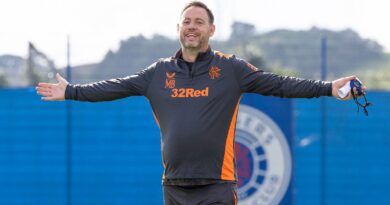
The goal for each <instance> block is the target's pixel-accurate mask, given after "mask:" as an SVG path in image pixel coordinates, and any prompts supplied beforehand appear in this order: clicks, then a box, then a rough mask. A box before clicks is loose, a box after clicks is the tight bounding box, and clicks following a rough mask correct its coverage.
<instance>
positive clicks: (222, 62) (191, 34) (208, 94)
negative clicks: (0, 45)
mask: <svg viewBox="0 0 390 205" xmlns="http://www.w3.org/2000/svg"><path fill="white" fill-rule="evenodd" d="M177 31H178V34H179V37H180V43H181V49H179V50H178V51H177V53H176V54H175V56H173V57H170V58H166V59H161V60H159V61H158V62H155V63H153V64H152V65H151V66H149V67H148V68H146V69H145V70H142V71H140V72H138V73H136V74H134V75H130V76H127V77H124V78H118V79H112V80H105V81H100V82H96V83H92V84H85V85H71V84H69V83H68V82H67V81H66V80H65V79H63V78H62V77H61V76H60V75H58V74H57V79H58V81H59V82H58V83H57V84H50V83H39V85H38V87H37V91H38V94H40V95H42V96H43V97H42V99H43V100H64V99H69V100H79V101H89V102H97V101H109V100H115V99H120V98H124V97H128V96H137V95H143V96H145V97H146V98H148V100H149V102H150V105H151V107H152V109H153V114H154V115H155V117H156V121H157V123H158V125H159V127H160V130H161V138H162V139H161V143H162V146H161V147H162V150H161V152H162V156H163V157H162V158H163V166H164V173H163V190H164V203H165V204H166V205H171V204H185V205H192V204H202V205H203V204H236V203H237V197H236V183H237V173H236V166H235V155H234V146H233V145H234V135H235V125H236V118H237V113H238V105H239V102H240V98H241V95H242V94H243V93H258V94H261V95H267V96H278V97H287V98H313V97H320V96H334V97H336V98H340V97H339V96H338V94H337V90H338V89H339V88H341V87H342V86H343V85H344V84H346V83H347V82H349V81H350V80H352V79H355V78H356V77H355V76H350V77H346V78H340V79H338V80H335V81H333V82H326V81H316V80H305V79H299V78H294V77H289V76H278V75H275V74H272V73H267V72H264V71H262V70H260V69H258V68H256V67H254V66H253V65H251V64H250V63H248V62H246V61H245V60H242V59H239V58H236V57H235V56H234V55H227V54H224V53H222V52H219V51H214V50H212V49H211V47H210V46H209V39H210V37H212V36H213V34H214V32H215V25H214V17H213V14H212V12H211V11H210V9H209V8H208V7H207V6H206V5H205V4H204V3H202V2H199V1H194V2H190V3H189V4H187V5H186V6H185V7H184V9H183V11H182V13H181V18H180V22H179V24H178V25H177ZM349 98H351V96H348V97H346V99H349Z"/></svg>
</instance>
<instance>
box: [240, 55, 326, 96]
mask: <svg viewBox="0 0 390 205" xmlns="http://www.w3.org/2000/svg"><path fill="white" fill-rule="evenodd" d="M235 64H236V65H235V68H234V70H235V72H236V73H235V75H236V78H237V81H238V84H239V86H240V89H241V92H242V93H245V92H248V93H258V94H262V95H266V96H277V97H283V98H313V97H320V96H332V83H331V82H326V81H319V80H305V79H301V78H295V77H290V76H279V75H275V74H272V73H268V72H264V71H262V70H259V69H258V68H256V67H255V66H253V65H251V64H250V63H248V62H246V61H244V60H241V59H235Z"/></svg>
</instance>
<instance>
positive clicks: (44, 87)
mask: <svg viewBox="0 0 390 205" xmlns="http://www.w3.org/2000/svg"><path fill="white" fill-rule="evenodd" d="M56 78H57V80H58V83H56V84H54V83H39V84H38V86H37V87H36V90H37V93H38V94H39V95H41V96H42V98H41V99H42V100H50V101H54V100H64V99H65V90H66V87H67V86H68V84H69V83H68V81H66V80H65V79H64V78H63V77H62V76H61V75H60V74H58V73H57V75H56Z"/></svg>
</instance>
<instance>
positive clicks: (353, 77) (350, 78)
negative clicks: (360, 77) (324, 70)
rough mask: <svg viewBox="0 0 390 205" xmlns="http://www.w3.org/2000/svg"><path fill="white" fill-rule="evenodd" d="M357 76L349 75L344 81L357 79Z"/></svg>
mask: <svg viewBox="0 0 390 205" xmlns="http://www.w3.org/2000/svg"><path fill="white" fill-rule="evenodd" d="M356 78H357V77H356V76H355V75H352V76H348V77H345V78H344V79H343V80H344V81H351V80H354V79H356Z"/></svg>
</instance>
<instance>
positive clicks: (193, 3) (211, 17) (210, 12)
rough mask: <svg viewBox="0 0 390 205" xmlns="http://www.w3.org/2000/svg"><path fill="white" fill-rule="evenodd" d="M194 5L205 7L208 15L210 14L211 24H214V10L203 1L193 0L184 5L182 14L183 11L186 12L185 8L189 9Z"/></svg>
mask: <svg viewBox="0 0 390 205" xmlns="http://www.w3.org/2000/svg"><path fill="white" fill-rule="evenodd" d="M192 6H195V7H200V8H203V9H204V10H206V12H207V15H208V16H209V22H210V24H213V23H214V15H213V12H212V11H211V10H210V9H209V7H207V6H206V4H204V3H203V2H201V1H191V2H190V3H188V4H187V5H186V6H184V8H183V10H182V11H181V15H183V13H184V11H185V10H187V9H188V8H190V7H192Z"/></svg>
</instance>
